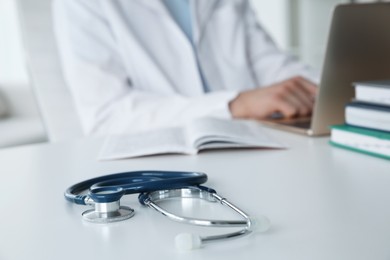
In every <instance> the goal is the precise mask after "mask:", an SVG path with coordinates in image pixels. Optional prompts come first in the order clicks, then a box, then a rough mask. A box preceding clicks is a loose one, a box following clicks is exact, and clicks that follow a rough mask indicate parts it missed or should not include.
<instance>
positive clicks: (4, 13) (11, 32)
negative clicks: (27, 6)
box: [0, 0, 33, 86]
mask: <svg viewBox="0 0 390 260" xmlns="http://www.w3.org/2000/svg"><path fill="white" fill-rule="evenodd" d="M27 1H33V0H27ZM27 83H28V77H27V72H26V68H25V65H24V58H23V52H22V45H21V35H20V30H19V23H18V19H17V13H16V6H15V3H14V1H13V0H0V85H2V84H7V85H8V84H10V85H15V86H26V85H27Z"/></svg>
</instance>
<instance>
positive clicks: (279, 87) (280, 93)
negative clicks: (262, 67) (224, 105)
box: [229, 77, 317, 119]
mask: <svg viewBox="0 0 390 260" xmlns="http://www.w3.org/2000/svg"><path fill="white" fill-rule="evenodd" d="M316 93H317V86H316V85H315V84H314V83H312V82H310V81H308V80H306V79H304V78H302V77H294V78H291V79H289V80H286V81H283V82H280V83H277V84H274V85H272V86H269V87H265V88H257V89H253V90H248V91H245V92H242V93H240V94H239V95H238V96H237V97H236V98H235V99H234V100H232V101H231V102H230V103H229V108H230V112H231V114H232V116H233V117H234V118H246V119H265V118H267V117H270V116H271V115H272V114H274V113H280V114H282V115H283V116H284V117H286V118H291V117H298V116H308V115H310V114H311V112H312V110H313V105H314V100H315V96H316Z"/></svg>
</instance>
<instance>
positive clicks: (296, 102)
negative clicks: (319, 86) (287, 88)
mask: <svg viewBox="0 0 390 260" xmlns="http://www.w3.org/2000/svg"><path fill="white" fill-rule="evenodd" d="M284 103H288V104H289V106H291V107H292V108H293V110H294V114H293V115H292V116H306V115H308V114H309V113H310V112H311V107H310V105H308V104H305V102H304V101H302V100H301V99H300V98H299V97H298V96H297V95H296V93H294V92H290V93H289V95H287V96H285V100H284ZM288 116H291V115H290V113H288Z"/></svg>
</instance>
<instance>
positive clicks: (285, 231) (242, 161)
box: [0, 130, 390, 260]
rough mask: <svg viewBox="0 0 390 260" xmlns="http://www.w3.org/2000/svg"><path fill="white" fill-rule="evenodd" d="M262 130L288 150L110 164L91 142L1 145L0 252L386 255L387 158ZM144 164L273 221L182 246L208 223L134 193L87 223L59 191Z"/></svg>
mask: <svg viewBox="0 0 390 260" xmlns="http://www.w3.org/2000/svg"><path fill="white" fill-rule="evenodd" d="M269 132H270V133H271V134H272V135H274V136H275V137H276V138H277V139H278V140H280V141H283V142H286V143H288V144H289V145H290V149H288V150H240V151H232V150H231V151H219V152H216V151H214V152H206V153H202V154H200V155H198V156H180V155H170V156H158V157H148V158H139V159H130V160H121V161H111V162H98V161H96V159H95V158H96V156H97V153H98V150H99V148H100V145H101V140H98V139H96V140H93V139H91V140H85V141H79V142H74V143H67V144H54V145H53V144H42V145H34V146H26V147H20V148H13V149H6V150H1V151H0V165H1V175H2V182H1V186H2V187H1V198H0V208H1V217H0V219H1V221H0V259H1V260H3V259H4V260H8V259H39V260H43V259H51V260H52V259H56V260H60V259H94V260H97V259H213V260H214V259H224V260H229V259H268V260H270V259H299V260H303V259H307V260H313V259H316V260H320V259H324V260H329V259H332V260H337V259H340V260H346V259H353V260H359V259H362V260H363V259H364V260H366V259H376V260H380V259H390V188H389V187H390V162H389V161H386V160H383V159H378V158H374V157H369V156H366V155H362V154H358V153H353V152H350V151H345V150H341V149H338V148H333V147H331V146H330V145H328V139H327V138H317V139H313V138H307V137H303V136H298V135H294V134H288V133H282V132H278V131H271V130H269ZM143 169H159V170H188V171H203V172H206V173H207V174H208V175H209V181H208V185H209V186H210V187H213V188H215V189H216V190H217V191H219V193H221V194H222V195H224V196H226V197H227V198H229V199H231V200H232V201H233V202H235V203H237V205H239V206H240V207H242V208H243V209H244V210H246V211H247V212H248V213H250V214H252V215H260V214H265V215H267V216H268V217H269V218H270V219H271V221H272V224H273V225H272V228H271V229H270V230H269V231H268V232H267V233H264V234H256V235H253V236H248V237H245V238H242V239H237V240H232V241H227V242H223V243H217V244H214V245H209V246H207V247H205V248H203V249H200V250H196V251H190V252H180V251H177V250H176V249H175V247H174V244H173V239H174V237H175V235H176V234H177V233H180V232H185V231H191V232H194V231H199V232H200V234H203V233H204V232H209V230H208V229H205V228H196V227H195V228H193V227H190V226H187V225H183V224H178V223H174V222H172V221H170V220H167V219H166V218H164V217H163V216H161V215H158V214H157V213H156V212H155V211H153V210H151V209H147V208H143V207H141V206H139V205H138V203H137V201H136V196H132V197H127V198H126V199H125V200H124V204H130V206H132V207H133V208H135V210H136V212H137V213H136V215H135V216H134V217H133V218H132V219H130V220H127V221H124V222H120V223H115V224H109V225H97V224H91V223H87V222H85V221H83V220H82V218H81V216H80V214H81V213H82V212H83V211H84V210H85V209H86V208H85V207H82V206H75V205H71V204H70V203H68V202H66V201H65V200H64V198H63V192H64V190H65V189H66V188H67V187H68V186H69V185H71V184H73V183H75V182H78V181H81V180H84V179H86V178H91V177H94V176H98V175H103V174H108V173H114V172H122V171H131V170H143ZM188 205H190V204H188V203H187V204H186V203H183V204H182V206H183V208H185V207H186V206H188ZM195 206H196V205H195ZM207 209H208V207H206V211H207ZM217 231H219V232H223V231H224V230H221V229H215V231H214V232H217Z"/></svg>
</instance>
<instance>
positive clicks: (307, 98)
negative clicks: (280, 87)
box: [290, 86, 314, 114]
mask: <svg viewBox="0 0 390 260" xmlns="http://www.w3.org/2000/svg"><path fill="white" fill-rule="evenodd" d="M290 95H293V96H295V97H296V98H297V99H298V100H299V102H300V103H301V105H302V106H304V109H305V111H306V112H304V114H308V113H310V112H311V110H312V109H313V103H314V102H313V101H314V100H313V98H312V96H311V95H309V94H308V92H306V91H305V90H304V89H303V87H301V86H298V87H296V88H294V89H291V90H290Z"/></svg>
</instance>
